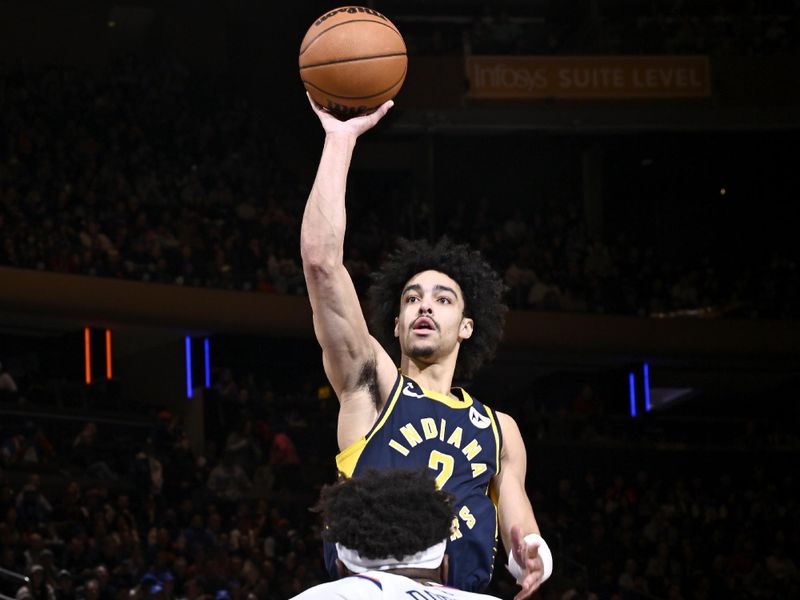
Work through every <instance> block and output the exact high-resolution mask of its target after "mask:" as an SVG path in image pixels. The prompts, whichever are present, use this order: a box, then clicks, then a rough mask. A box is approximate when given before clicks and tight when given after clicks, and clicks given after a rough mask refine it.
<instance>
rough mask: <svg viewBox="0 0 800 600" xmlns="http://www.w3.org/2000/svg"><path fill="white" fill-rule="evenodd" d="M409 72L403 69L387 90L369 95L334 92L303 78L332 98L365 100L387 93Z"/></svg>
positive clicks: (307, 83)
mask: <svg viewBox="0 0 800 600" xmlns="http://www.w3.org/2000/svg"><path fill="white" fill-rule="evenodd" d="M407 72H408V67H406V69H405V70H404V71H403V74H402V75H401V76H400V77H399V78H398V79H397V81H395V82H394V83H393V84H392V85H390V86H389V87H388V88H386V89H385V90H381V91H380V92H375V93H374V94H370V95H369V96H340V95H338V94H332V93H331V92H329V91H328V90H324V89H322V88H321V87H319V86H318V85H314V84H313V83H311V82H310V81H306V80H305V79H304V80H303V83H304V84H305V85H310V86H311V87H313V88H314V89H317V90H319V91H320V92H322V93H323V94H327V95H328V96H331V97H332V98H341V99H342V100H364V99H366V98H374V97H375V96H380V95H381V94H385V93H386V92H388V91H389V90H391V89H392V88H393V87H395V86H396V85H397V84H399V83H400V82H401V81H403V79H405V76H406V73H407Z"/></svg>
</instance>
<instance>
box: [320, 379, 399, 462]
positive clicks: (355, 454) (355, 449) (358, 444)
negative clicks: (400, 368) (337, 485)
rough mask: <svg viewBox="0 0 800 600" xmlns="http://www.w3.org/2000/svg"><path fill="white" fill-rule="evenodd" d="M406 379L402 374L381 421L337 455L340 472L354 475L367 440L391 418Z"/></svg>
mask: <svg viewBox="0 0 800 600" xmlns="http://www.w3.org/2000/svg"><path fill="white" fill-rule="evenodd" d="M404 379H405V378H404V377H403V376H402V375H400V381H399V382H398V385H397V387H396V388H395V390H394V394H393V395H392V399H391V400H389V405H388V406H387V407H386V408H385V409H384V411H383V415H382V416H381V419H380V421H378V423H377V424H375V425H373V427H372V429H371V430H370V431H369V433H368V434H367V435H365V436H362V437H360V438H359V439H357V440H356V441H355V442H353V443H352V444H350V445H349V446H348V447H347V448H345V449H344V450H342V451H341V452H339V454H337V455H336V468H337V469H339V472H340V473H342V474H344V475H345V477H352V476H353V472H354V471H355V470H356V465H357V464H358V459H359V458H361V453H362V452H363V451H364V448H365V447H366V445H367V442H369V441H370V440H371V439H372V436H374V435H375V433H376V432H377V431H378V430H379V429H380V428H381V427H383V425H384V423H386V420H387V419H388V418H389V415H390V414H392V411H393V410H394V407H395V404H397V398H399V397H400V391H401V390H402V389H403V380H404Z"/></svg>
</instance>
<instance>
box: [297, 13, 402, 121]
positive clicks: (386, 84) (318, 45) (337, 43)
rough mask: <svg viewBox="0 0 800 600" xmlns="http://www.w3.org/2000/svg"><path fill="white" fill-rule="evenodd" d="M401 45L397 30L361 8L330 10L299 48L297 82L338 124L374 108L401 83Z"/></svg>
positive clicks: (379, 14)
mask: <svg viewBox="0 0 800 600" xmlns="http://www.w3.org/2000/svg"><path fill="white" fill-rule="evenodd" d="M407 66H408V57H407V56H406V44H405V42H404V41H403V36H402V35H400V32H399V31H398V30H397V27H395V26H394V24H393V23H392V22H391V21H389V19H387V18H386V17H384V16H383V15H382V14H381V13H379V12H378V11H376V10H373V9H371V8H365V7H363V6H343V7H341V8H336V9H334V10H331V11H329V12H327V13H325V14H324V15H322V16H321V17H320V18H319V19H317V20H316V21H314V23H313V24H312V25H311V27H309V29H308V32H306V35H305V37H304V38H303V42H302V43H301V44H300V78H301V79H302V80H303V85H305V88H306V90H308V93H309V94H311V97H312V98H313V99H314V101H316V102H317V104H320V105H322V106H324V107H325V108H327V109H328V110H329V111H331V112H332V113H334V114H335V115H336V116H337V117H339V118H349V117H353V116H356V115H360V114H363V113H366V112H369V111H370V110H372V109H374V108H377V107H378V106H380V105H381V104H383V103H384V102H386V101H387V100H389V99H391V98H393V97H394V96H395V94H397V92H398V91H400V88H401V87H402V85H403V81H404V80H405V78H406V69H407Z"/></svg>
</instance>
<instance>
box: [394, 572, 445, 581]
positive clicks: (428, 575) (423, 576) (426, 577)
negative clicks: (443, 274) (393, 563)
mask: <svg viewBox="0 0 800 600" xmlns="http://www.w3.org/2000/svg"><path fill="white" fill-rule="evenodd" d="M386 573H392V574H394V575H402V576H403V577H408V578H409V579H413V580H414V581H418V582H419V583H428V582H432V583H444V582H443V581H442V572H441V569H387V570H386Z"/></svg>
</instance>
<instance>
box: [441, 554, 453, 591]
mask: <svg viewBox="0 0 800 600" xmlns="http://www.w3.org/2000/svg"><path fill="white" fill-rule="evenodd" d="M449 572H450V561H449V560H447V554H445V555H444V556H443V557H442V564H440V565H439V575H440V576H441V578H442V583H443V584H445V585H447V574H448V573H449Z"/></svg>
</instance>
